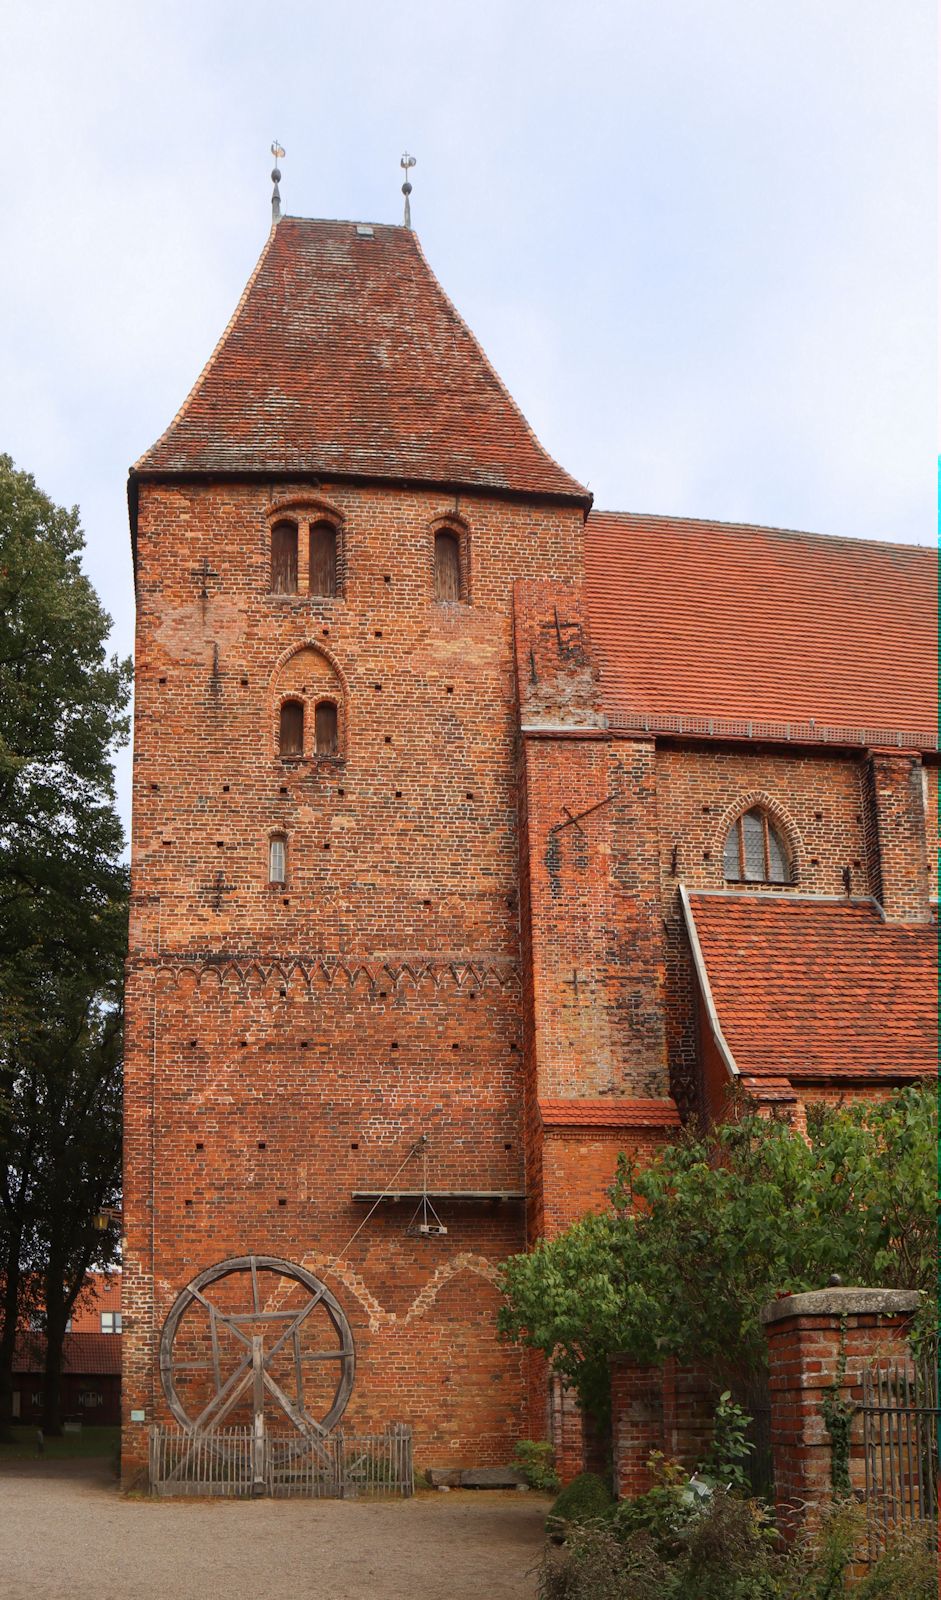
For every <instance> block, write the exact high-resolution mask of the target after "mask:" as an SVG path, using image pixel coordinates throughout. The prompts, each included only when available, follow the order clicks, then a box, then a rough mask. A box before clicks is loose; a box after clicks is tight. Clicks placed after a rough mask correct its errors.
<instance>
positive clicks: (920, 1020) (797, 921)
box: [689, 890, 938, 1082]
mask: <svg viewBox="0 0 941 1600" xmlns="http://www.w3.org/2000/svg"><path fill="white" fill-rule="evenodd" d="M689 900H690V906H691V908H692V914H693V920H694V922H695V925H696V932H697V934H698V936H699V943H700V947H701V949H702V954H703V961H704V963H705V968H706V973H707V975H708V979H709V984H710V987H711V989H712V998H713V1002H714V1004H715V1008H716V1014H717V1016H718V1019H719V1027H720V1028H721V1029H722V1032H723V1034H724V1036H725V1041H726V1043H727V1045H728V1047H729V1049H730V1051H731V1053H732V1056H733V1059H734V1061H735V1064H736V1066H737V1067H738V1069H739V1071H740V1072H741V1073H742V1074H743V1076H745V1075H755V1076H759V1077H762V1078H772V1077H773V1078H781V1077H782V1076H786V1077H788V1078H790V1079H792V1080H793V1081H794V1082H800V1081H801V1080H802V1079H808V1078H813V1079H819V1078H836V1079H841V1078H842V1079H846V1078H857V1079H874V1078H875V1079H878V1078H892V1079H896V1078H915V1077H921V1076H927V1075H928V1074H929V1073H933V1072H934V1071H935V1069H936V1063H937V1049H938V1029H937V933H938V930H937V927H936V926H934V925H933V924H930V923H920V924H914V923H907V924H902V923H886V922H883V921H882V918H881V917H880V915H879V913H878V911H877V910H876V908H875V906H873V905H871V904H868V903H861V902H859V901H849V900H847V901H826V900H823V899H821V900H810V899H803V898H796V897H793V896H789V895H786V894H781V895H777V894H775V895H770V894H760V893H756V894H752V895H745V894H721V893H719V894H703V893H699V894H697V893H696V892H695V891H692V890H691V891H690V895H689Z"/></svg>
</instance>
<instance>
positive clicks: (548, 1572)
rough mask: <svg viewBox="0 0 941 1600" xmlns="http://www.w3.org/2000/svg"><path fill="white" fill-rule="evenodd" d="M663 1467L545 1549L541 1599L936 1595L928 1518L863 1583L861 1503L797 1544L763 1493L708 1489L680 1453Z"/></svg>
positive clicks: (919, 1598) (916, 1599)
mask: <svg viewBox="0 0 941 1600" xmlns="http://www.w3.org/2000/svg"><path fill="white" fill-rule="evenodd" d="M655 1470H656V1474H657V1478H658V1481H657V1483H656V1484H655V1485H654V1488H653V1489H652V1490H651V1491H650V1492H649V1493H648V1494H646V1495H643V1496H641V1497H640V1498H639V1499H638V1500H635V1501H632V1502H627V1503H622V1504H621V1505H620V1506H618V1508H617V1510H616V1512H615V1513H614V1515H613V1516H611V1515H608V1516H607V1517H606V1518H603V1519H599V1518H598V1517H597V1516H595V1518H594V1520H592V1521H588V1520H583V1521H582V1522H581V1523H579V1522H576V1521H574V1520H572V1521H570V1522H569V1523H568V1525H567V1533H568V1538H567V1542H566V1545H565V1548H564V1550H562V1551H558V1550H553V1549H548V1550H547V1552H546V1555H545V1557H544V1560H543V1563H542V1567H541V1570H540V1574H539V1591H538V1592H539V1600H935V1596H936V1593H937V1574H936V1570H935V1565H934V1559H933V1554H932V1543H931V1539H930V1537H929V1530H928V1529H927V1528H926V1529H925V1530H924V1531H922V1532H920V1533H916V1532H908V1533H905V1534H903V1535H900V1536H899V1537H898V1538H896V1539H895V1540H894V1541H893V1542H892V1543H891V1545H890V1547H889V1548H888V1549H887V1550H886V1551H885V1553H884V1554H883V1555H882V1556H881V1557H880V1559H879V1560H878V1561H877V1562H876V1563H875V1565H874V1566H873V1567H872V1569H871V1570H870V1571H869V1573H868V1574H867V1575H866V1576H865V1577H864V1578H862V1579H861V1580H859V1581H858V1582H856V1583H853V1582H852V1580H851V1576H850V1571H851V1568H852V1565H853V1562H854V1559H855V1558H856V1556H857V1554H858V1552H859V1550H860V1547H861V1541H862V1539H863V1537H864V1533H865V1527H864V1522H863V1517H862V1512H861V1509H860V1507H858V1506H857V1505H855V1504H853V1503H850V1504H848V1505H847V1504H845V1503H844V1504H843V1505H839V1506H837V1507H836V1508H835V1509H834V1510H833V1511H832V1512H831V1514H830V1515H829V1516H828V1517H827V1518H826V1519H825V1520H824V1522H823V1524H822V1525H821V1526H820V1527H819V1528H817V1529H815V1530H814V1531H813V1532H812V1533H808V1534H807V1536H806V1537H805V1538H804V1539H803V1540H801V1541H799V1542H798V1543H797V1544H796V1545H793V1546H787V1545H785V1544H784V1543H783V1541H782V1540H781V1539H780V1538H779V1537H778V1535H777V1533H776V1532H775V1530H774V1527H773V1525H772V1523H771V1518H770V1513H769V1510H768V1508H767V1507H766V1506H765V1505H764V1504H763V1503H762V1502H761V1501H759V1500H755V1499H749V1498H747V1497H744V1496H742V1495H739V1494H735V1493H733V1492H730V1491H728V1490H726V1489H722V1488H716V1489H706V1491H705V1492H704V1493H699V1492H698V1490H696V1489H695V1488H694V1484H695V1480H691V1481H690V1482H684V1480H683V1473H682V1470H681V1469H680V1468H677V1467H676V1466H675V1465H674V1464H673V1463H667V1462H660V1463H659V1464H658V1465H657V1466H656V1468H655Z"/></svg>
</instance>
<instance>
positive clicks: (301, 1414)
mask: <svg viewBox="0 0 941 1600" xmlns="http://www.w3.org/2000/svg"><path fill="white" fill-rule="evenodd" d="M263 1376H264V1380H265V1388H266V1389H268V1390H269V1392H270V1393H271V1394H273V1395H274V1397H275V1399H276V1400H277V1402H278V1405H279V1406H280V1407H281V1408H282V1410H283V1411H286V1412H287V1414H288V1416H289V1417H290V1419H291V1421H292V1422H293V1424H294V1426H295V1428H299V1429H300V1430H301V1432H302V1433H303V1434H306V1435H307V1437H308V1438H309V1439H311V1440H313V1439H315V1438H319V1439H324V1438H326V1429H325V1428H322V1427H321V1426H320V1423H319V1422H315V1421H314V1419H313V1417H310V1416H308V1414H307V1412H306V1411H301V1410H300V1409H299V1407H298V1406H296V1405H295V1404H294V1402H293V1400H291V1399H289V1397H288V1396H287V1395H286V1394H285V1392H284V1390H283V1389H282V1388H281V1385H280V1384H279V1383H276V1382H275V1380H274V1378H273V1377H272V1376H271V1373H270V1372H269V1371H268V1370H267V1368H265V1369H264V1370H263Z"/></svg>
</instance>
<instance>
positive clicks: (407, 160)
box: [399, 150, 416, 228]
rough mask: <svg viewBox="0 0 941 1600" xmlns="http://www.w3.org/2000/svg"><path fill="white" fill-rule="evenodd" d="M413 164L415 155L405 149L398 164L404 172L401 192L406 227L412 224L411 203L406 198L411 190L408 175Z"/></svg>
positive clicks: (414, 163)
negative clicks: (403, 197)
mask: <svg viewBox="0 0 941 1600" xmlns="http://www.w3.org/2000/svg"><path fill="white" fill-rule="evenodd" d="M415 165H416V162H415V157H414V156H410V155H409V153H408V151H407V150H406V152H405V154H404V155H403V157H402V159H401V161H400V162H399V166H400V167H401V168H402V171H403V172H404V173H405V182H404V183H403V185H402V193H403V194H404V196H405V226H406V228H410V227H411V226H412V208H411V205H410V204H409V198H408V197H409V195H410V194H411V192H412V186H411V184H410V183H409V181H408V175H409V172H410V171H411V169H412V167H414V166H415Z"/></svg>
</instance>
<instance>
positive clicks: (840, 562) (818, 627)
mask: <svg viewBox="0 0 941 1600" xmlns="http://www.w3.org/2000/svg"><path fill="white" fill-rule="evenodd" d="M585 581H586V594H587V603H588V617H589V626H590V629H591V636H592V641H593V644H594V647H595V650H596V653H597V656H598V660H599V664H600V671H601V685H602V692H603V695H604V700H605V707H606V710H607V711H608V714H609V717H610V718H611V721H612V723H613V724H614V725H615V726H617V725H618V724H623V725H625V726H633V725H637V724H638V723H640V724H641V725H642V719H643V718H644V717H645V716H647V717H649V718H650V719H651V726H652V727H654V728H656V727H658V726H663V724H664V721H665V720H666V719H668V718H671V717H675V718H678V719H680V718H686V719H697V718H698V719H708V718H717V719H720V723H719V725H717V727H716V731H717V732H721V731H723V727H722V724H724V723H728V722H735V723H741V724H743V727H742V731H747V729H748V725H749V724H752V725H756V724H759V723H762V722H764V723H774V724H788V723H790V724H792V725H793V724H798V723H800V724H810V723H811V721H813V723H814V724H815V728H816V729H820V728H821V726H823V727H830V728H834V729H850V730H862V731H864V732H865V730H867V729H868V730H880V731H886V732H890V731H891V732H894V731H897V730H900V731H902V732H903V733H904V732H906V731H908V732H910V733H911V734H912V736H913V737H912V741H911V742H912V743H913V744H915V745H917V746H919V747H923V748H924V747H929V746H930V747H933V746H934V745H935V744H936V742H937V739H936V734H937V726H938V702H937V674H936V663H937V585H938V563H937V555H936V552H935V551H934V550H931V549H928V548H927V547H921V546H913V545H902V544H888V543H886V544H880V543H876V542H875V541H870V540H864V539H836V538H825V537H822V536H821V535H819V534H808V533H790V532H787V531H784V530H781V529H777V528H755V527H747V526H740V525H737V524H731V523H717V522H698V521H693V520H691V519H689V518H680V517H653V516H633V515H629V514H627V513H621V512H611V511H595V512H592V514H591V516H590V517H589V519H588V524H587V529H586V551H585ZM678 731H683V730H682V729H680V730H678ZM687 731H695V729H694V728H693V727H692V726H690V727H689V729H688V730H687ZM702 731H703V732H705V731H708V730H707V728H705V727H703V729H702ZM724 731H728V732H731V731H732V729H731V728H726V729H725V730H724ZM756 731H757V729H756ZM793 731H794V730H793V728H792V736H793ZM809 732H810V736H811V737H813V736H814V730H813V729H811V730H809ZM818 736H819V735H818ZM863 742H869V743H882V742H889V741H888V740H881V739H871V740H864V741H863Z"/></svg>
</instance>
